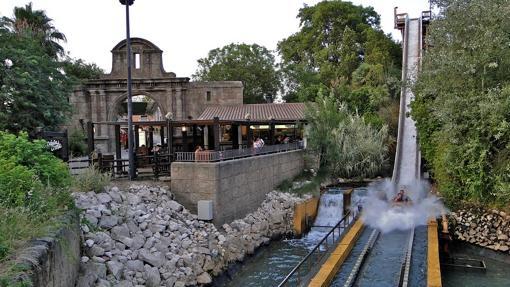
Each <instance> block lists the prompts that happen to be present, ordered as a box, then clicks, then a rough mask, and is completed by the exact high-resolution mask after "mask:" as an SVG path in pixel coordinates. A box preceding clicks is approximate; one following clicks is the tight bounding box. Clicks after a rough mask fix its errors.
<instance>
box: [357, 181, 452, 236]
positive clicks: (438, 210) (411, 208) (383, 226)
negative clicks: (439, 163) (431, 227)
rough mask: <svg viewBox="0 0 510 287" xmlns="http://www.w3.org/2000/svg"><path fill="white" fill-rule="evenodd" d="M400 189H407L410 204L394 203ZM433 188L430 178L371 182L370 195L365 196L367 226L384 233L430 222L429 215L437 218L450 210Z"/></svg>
mask: <svg viewBox="0 0 510 287" xmlns="http://www.w3.org/2000/svg"><path fill="white" fill-rule="evenodd" d="M400 189H404V191H405V194H406V195H407V196H408V197H409V198H410V199H411V203H410V204H407V205H406V204H402V205H395V204H394V202H393V198H394V197H395V195H396V194H397V192H398V190H400ZM429 190H430V184H429V183H428V182H427V181H416V182H414V183H412V184H407V185H396V184H394V183H393V182H392V181H391V180H390V179H385V180H382V181H379V182H376V183H374V184H371V185H370V186H369V187H368V191H367V195H366V196H364V197H362V198H361V204H362V205H363V212H362V215H361V218H362V220H363V221H364V223H365V224H366V225H368V226H370V227H372V228H376V229H378V230H380V231H381V232H383V233H387V232H390V231H392V230H397V229H398V230H407V229H411V228H414V227H417V226H420V225H426V224H427V221H428V219H429V218H436V217H437V216H439V215H441V214H442V213H443V212H446V209H445V207H444V205H443V204H442V203H441V201H440V200H439V198H438V197H437V196H435V195H433V194H431V193H430V192H429Z"/></svg>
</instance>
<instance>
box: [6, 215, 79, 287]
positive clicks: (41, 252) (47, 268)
mask: <svg viewBox="0 0 510 287" xmlns="http://www.w3.org/2000/svg"><path fill="white" fill-rule="evenodd" d="M59 225H61V227H60V228H58V229H57V230H56V231H55V232H52V233H51V234H49V235H48V236H47V237H42V238H37V239H34V240H32V241H30V242H29V243H28V247H26V248H25V249H23V250H22V251H21V252H20V254H19V255H18V256H17V258H16V264H17V265H18V266H19V267H20V269H22V270H24V271H23V272H21V273H20V274H18V275H17V276H16V278H13V280H14V281H18V282H23V283H25V284H27V285H26V286H34V287H69V286H74V285H75V283H76V279H77V278H78V271H79V268H80V226H79V217H78V214H77V212H75V211H71V212H69V213H68V214H66V215H65V216H63V217H62V218H61V219H60V222H59ZM23 286H25V285H23Z"/></svg>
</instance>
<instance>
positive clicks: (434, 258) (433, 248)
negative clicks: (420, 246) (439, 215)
mask: <svg viewBox="0 0 510 287" xmlns="http://www.w3.org/2000/svg"><path fill="white" fill-rule="evenodd" d="M427 240H428V248H427V287H441V286H442V283H441V265H440V263H439V239H438V234H437V221H436V219H435V218H434V219H430V220H429V222H428V236H427Z"/></svg>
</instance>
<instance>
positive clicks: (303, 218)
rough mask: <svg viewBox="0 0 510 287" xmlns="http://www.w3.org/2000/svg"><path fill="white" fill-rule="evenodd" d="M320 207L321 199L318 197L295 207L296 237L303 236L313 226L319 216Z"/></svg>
mask: <svg viewBox="0 0 510 287" xmlns="http://www.w3.org/2000/svg"><path fill="white" fill-rule="evenodd" d="M318 206H319V198H317V197H312V198H310V199H308V200H307V201H305V202H301V203H298V204H296V205H295V206H294V232H295V234H296V236H301V235H302V234H303V233H304V232H306V230H307V229H308V228H309V227H310V226H311V224H312V223H313V221H314V219H315V217H316V216H317V209H318ZM307 218H308V220H307Z"/></svg>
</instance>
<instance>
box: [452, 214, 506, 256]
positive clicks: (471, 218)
mask: <svg viewBox="0 0 510 287" xmlns="http://www.w3.org/2000/svg"><path fill="white" fill-rule="evenodd" d="M451 216H453V218H454V219H455V221H456V223H457V224H456V226H455V232H454V233H455V237H456V238H457V239H459V240H462V241H466V242H469V243H472V244H476V245H479V246H482V247H485V248H489V249H492V250H496V251H501V252H505V253H507V254H510V251H509V249H510V239H509V237H510V216H509V215H507V214H506V213H505V212H502V211H497V210H484V209H481V208H470V209H464V210H459V211H457V212H452V213H451Z"/></svg>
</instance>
